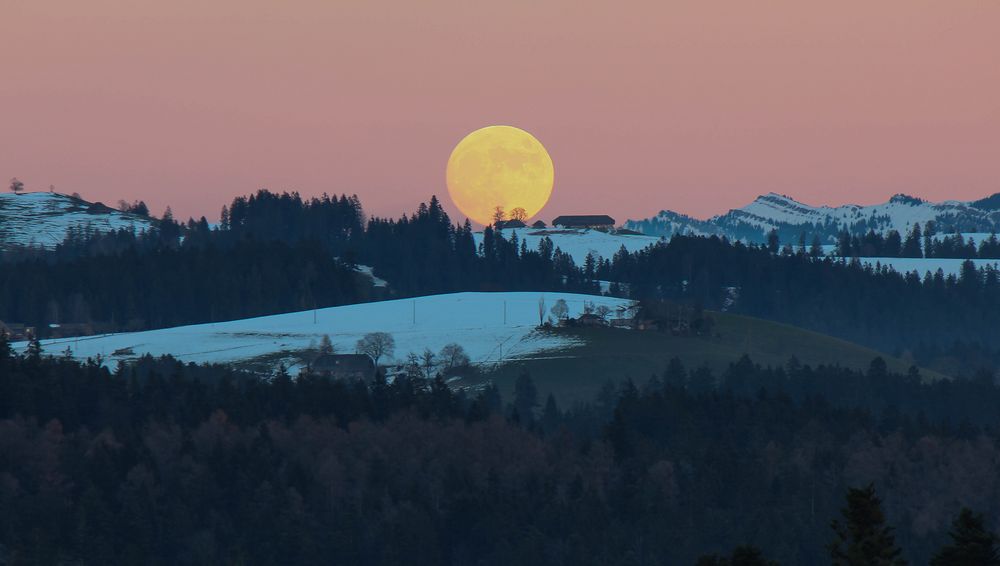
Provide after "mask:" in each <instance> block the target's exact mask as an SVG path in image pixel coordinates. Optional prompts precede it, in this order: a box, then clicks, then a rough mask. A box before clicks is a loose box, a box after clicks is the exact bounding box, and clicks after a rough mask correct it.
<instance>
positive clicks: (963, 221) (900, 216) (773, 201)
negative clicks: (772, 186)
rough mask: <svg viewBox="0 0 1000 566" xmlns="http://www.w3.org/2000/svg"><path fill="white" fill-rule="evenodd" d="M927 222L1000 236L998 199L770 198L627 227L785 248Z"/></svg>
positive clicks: (663, 215)
mask: <svg viewBox="0 0 1000 566" xmlns="http://www.w3.org/2000/svg"><path fill="white" fill-rule="evenodd" d="M928 221H934V223H935V226H936V229H937V231H938V232H954V231H956V230H957V231H959V232H998V231H1000V193H997V194H994V195H993V196H990V197H987V198H984V199H980V200H977V201H971V202H964V201H957V200H948V201H943V202H937V203H935V202H928V201H925V200H923V199H919V198H916V197H911V196H908V195H903V194H898V195H895V196H893V197H892V198H890V199H889V201H888V202H885V203H883V204H876V205H872V206H859V205H854V204H847V205H843V206H836V207H830V206H810V205H808V204H804V203H801V202H798V201H796V200H795V199H793V198H791V197H789V196H785V195H779V194H776V193H768V194H766V195H761V196H759V197H757V198H756V199H754V201H753V202H751V203H750V204H748V205H746V206H744V207H742V208H735V209H732V210H730V211H729V212H727V213H725V214H722V215H719V216H713V217H712V218H709V219H707V220H699V219H697V218H693V217H691V216H688V215H686V214H680V213H677V212H673V211H670V210H664V211H661V212H660V213H659V214H657V215H656V216H654V217H652V218H647V219H645V220H629V221H627V222H626V223H625V225H624V227H625V228H628V229H630V230H635V231H637V232H642V233H643V234H646V235H648V236H672V235H674V234H693V235H712V234H715V235H719V236H726V237H728V238H730V239H739V240H745V241H749V242H763V241H764V240H765V239H766V236H767V233H768V232H770V231H771V230H772V229H776V230H777V231H778V234H779V235H780V237H781V241H783V242H791V241H796V240H797V239H798V237H799V235H800V234H802V233H805V234H806V237H807V238H809V240H810V241H811V239H812V236H813V235H814V234H815V235H818V236H820V239H821V240H822V241H823V242H824V243H832V242H833V241H835V239H836V235H837V233H838V232H840V231H841V230H844V229H846V230H848V231H849V232H851V233H852V234H860V233H865V232H868V230H872V229H874V230H875V231H877V232H887V231H889V230H892V229H895V230H897V231H899V232H900V234H903V235H904V236H905V234H906V233H907V232H909V231H910V230H911V229H912V228H913V224H914V223H919V224H921V227H923V225H925V224H926V223H927V222H928Z"/></svg>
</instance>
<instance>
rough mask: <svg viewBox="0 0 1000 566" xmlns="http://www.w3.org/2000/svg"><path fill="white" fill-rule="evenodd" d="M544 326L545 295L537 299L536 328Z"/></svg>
mask: <svg viewBox="0 0 1000 566" xmlns="http://www.w3.org/2000/svg"><path fill="white" fill-rule="evenodd" d="M543 324H545V295H542V296H540V297H538V326H541V325H543Z"/></svg>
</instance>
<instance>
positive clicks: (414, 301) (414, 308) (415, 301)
mask: <svg viewBox="0 0 1000 566" xmlns="http://www.w3.org/2000/svg"><path fill="white" fill-rule="evenodd" d="M416 323H417V300H416V299H413V324H416Z"/></svg>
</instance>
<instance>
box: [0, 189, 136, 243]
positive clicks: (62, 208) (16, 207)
mask: <svg viewBox="0 0 1000 566" xmlns="http://www.w3.org/2000/svg"><path fill="white" fill-rule="evenodd" d="M154 224H155V220H152V219H150V218H146V217H144V216H139V215H136V214H129V213H125V212H121V211H118V210H115V209H113V208H109V207H107V206H104V205H103V204H101V203H90V202H87V201H85V200H82V199H79V198H76V197H72V196H68V195H63V194H59V193H24V194H13V193H6V194H0V249H2V248H8V247H11V246H41V247H43V248H54V247H55V246H56V245H57V244H59V243H60V242H62V241H63V240H64V239H65V238H66V234H67V233H68V232H69V230H70V229H71V228H75V229H80V230H83V229H88V228H89V229H91V230H95V231H98V232H110V231H114V230H120V229H123V228H124V229H131V228H134V229H135V230H136V231H142V230H148V229H149V228H151V227H153V226H154Z"/></svg>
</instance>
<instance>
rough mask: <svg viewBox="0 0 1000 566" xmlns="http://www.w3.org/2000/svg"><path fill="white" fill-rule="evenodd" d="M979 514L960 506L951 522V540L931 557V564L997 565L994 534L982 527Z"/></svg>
mask: <svg viewBox="0 0 1000 566" xmlns="http://www.w3.org/2000/svg"><path fill="white" fill-rule="evenodd" d="M983 523H984V520H983V516H982V514H980V513H973V512H972V511H971V510H969V509H967V508H963V509H962V511H961V512H960V513H959V514H958V517H956V518H955V521H954V522H953V523H952V524H951V531H949V533H948V535H949V536H951V544H949V545H947V546H945V547H944V548H942V549H941V550H940V551H938V553H937V554H936V555H935V556H934V558H933V559H931V566H965V565H966V564H976V565H977V566H1000V550H998V549H997V540H998V539H997V536H996V535H995V534H993V533H991V532H990V531H989V530H987V529H986V527H985V525H984V524H983Z"/></svg>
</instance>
